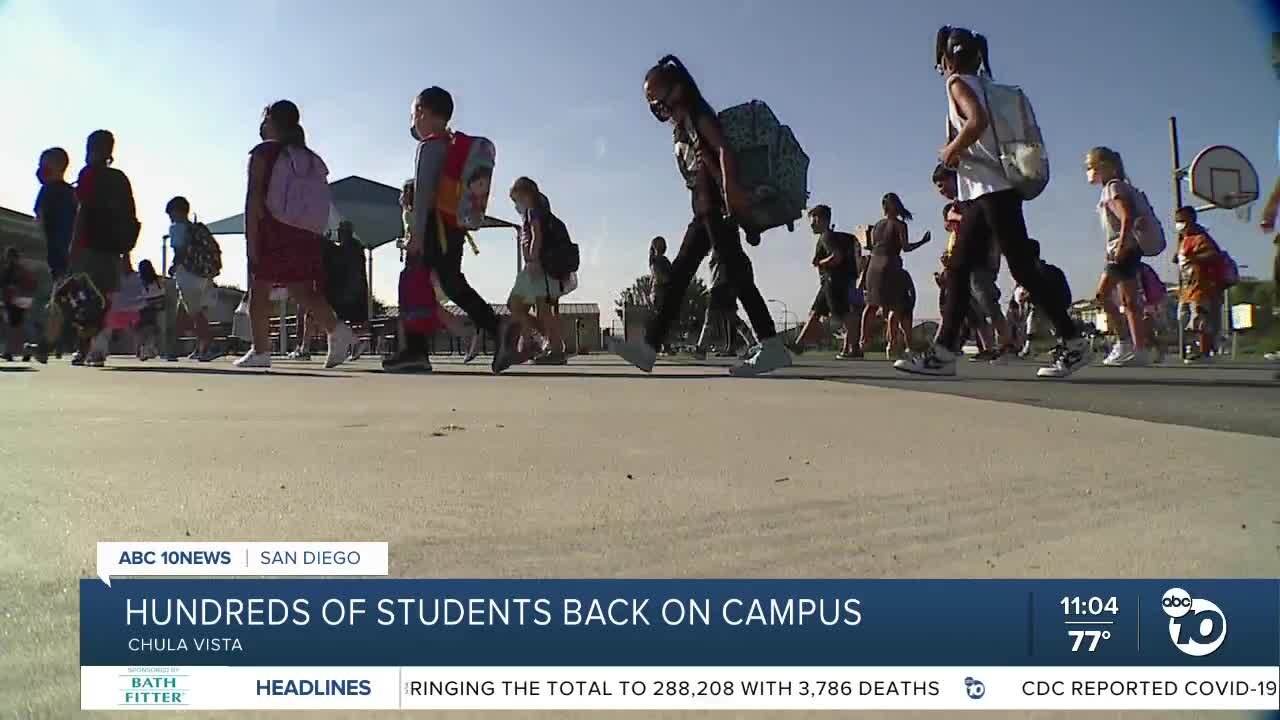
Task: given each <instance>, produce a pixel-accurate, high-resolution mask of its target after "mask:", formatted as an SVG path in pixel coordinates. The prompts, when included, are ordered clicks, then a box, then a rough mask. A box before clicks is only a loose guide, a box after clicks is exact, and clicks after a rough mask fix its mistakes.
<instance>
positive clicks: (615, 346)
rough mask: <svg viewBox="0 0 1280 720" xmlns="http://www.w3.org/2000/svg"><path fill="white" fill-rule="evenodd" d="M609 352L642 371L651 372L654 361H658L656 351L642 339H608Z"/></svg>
mask: <svg viewBox="0 0 1280 720" xmlns="http://www.w3.org/2000/svg"><path fill="white" fill-rule="evenodd" d="M609 352H611V353H613V354H614V355H618V356H619V357H621V358H622V359H623V360H626V361H627V362H629V363H631V364H632V365H635V366H636V367H637V368H639V369H640V370H642V371H644V372H653V365H654V363H656V362H658V351H657V350H654V349H653V347H652V346H651V345H649V343H647V342H645V341H644V340H642V339H636V340H619V339H616V338H610V339H609Z"/></svg>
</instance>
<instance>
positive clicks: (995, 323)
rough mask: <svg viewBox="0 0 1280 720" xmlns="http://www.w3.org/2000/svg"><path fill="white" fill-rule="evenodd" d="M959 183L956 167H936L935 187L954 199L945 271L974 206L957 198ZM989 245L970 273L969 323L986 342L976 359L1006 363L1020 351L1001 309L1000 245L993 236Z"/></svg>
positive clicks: (946, 213) (947, 222) (947, 214)
mask: <svg viewBox="0 0 1280 720" xmlns="http://www.w3.org/2000/svg"><path fill="white" fill-rule="evenodd" d="M957 182H958V181H957V179H956V172H955V170H952V169H951V168H949V167H947V166H945V165H938V166H937V167H936V168H934V170H933V184H934V187H936V188H937V189H938V192H939V193H940V194H941V195H942V196H943V197H944V198H946V199H948V200H950V201H951V202H949V203H947V205H946V206H945V207H944V208H943V209H942V218H943V224H944V226H945V227H946V230H947V234H948V240H947V250H946V252H945V253H943V256H942V264H943V268H944V270H945V268H946V267H948V266H949V265H950V264H951V262H952V259H951V258H952V255H953V254H954V253H955V245H956V233H957V232H958V230H959V228H960V223H961V221H963V220H964V214H965V213H966V212H969V211H971V209H972V203H968V202H961V201H960V200H957V199H956V198H957V197H958V195H959V189H958V185H957ZM986 248H987V255H986V259H987V261H986V263H984V264H981V265H976V266H974V267H973V268H972V269H971V271H970V273H969V295H970V298H971V304H972V306H973V307H972V310H971V311H970V321H971V322H970V324H971V326H973V329H974V330H975V331H976V332H978V334H979V336H980V337H984V336H985V339H986V341H987V342H986V347H984V348H983V350H982V351H981V352H979V353H978V355H977V356H975V357H974V358H973V360H975V361H978V362H990V363H992V364H994V365H1003V364H1005V363H1007V362H1008V361H1009V358H1010V357H1012V355H1013V354H1014V353H1015V352H1017V346H1016V345H1015V343H1014V339H1013V330H1012V329H1011V327H1010V323H1009V321H1008V319H1007V318H1006V317H1005V315H1004V312H1003V311H1002V310H1001V308H1000V287H999V286H998V285H997V284H996V279H997V278H998V277H999V275H1000V257H1001V256H1000V248H999V246H997V245H996V244H995V243H994V242H991V239H990V238H987V239H986ZM939 306H941V303H940V304H939Z"/></svg>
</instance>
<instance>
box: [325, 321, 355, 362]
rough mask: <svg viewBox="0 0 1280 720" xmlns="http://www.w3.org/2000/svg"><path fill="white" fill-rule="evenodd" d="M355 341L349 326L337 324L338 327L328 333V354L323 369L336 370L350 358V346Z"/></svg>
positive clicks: (342, 323)
mask: <svg viewBox="0 0 1280 720" xmlns="http://www.w3.org/2000/svg"><path fill="white" fill-rule="evenodd" d="M355 341H356V334H355V333H353V332H351V326H350V325H348V324H346V323H344V322H339V323H338V327H336V328H334V329H333V332H332V333H329V354H328V355H325V358H324V366H325V368H336V367H338V366H339V365H341V364H342V363H344V362H346V361H347V358H349V357H351V345H352V343H354V342H355Z"/></svg>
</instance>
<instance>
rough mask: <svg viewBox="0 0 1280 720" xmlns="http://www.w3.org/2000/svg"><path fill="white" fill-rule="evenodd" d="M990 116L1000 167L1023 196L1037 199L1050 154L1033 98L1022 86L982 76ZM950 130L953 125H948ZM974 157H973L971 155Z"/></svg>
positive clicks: (1042, 190) (1045, 181)
mask: <svg viewBox="0 0 1280 720" xmlns="http://www.w3.org/2000/svg"><path fill="white" fill-rule="evenodd" d="M979 82H980V83H981V84H982V96H983V100H985V101H986V106H987V119H988V122H989V127H990V128H991V133H992V135H993V136H994V137H995V141H996V150H997V152H998V153H999V161H1000V167H998V168H996V169H997V170H999V171H1000V172H1001V173H1002V174H1003V175H1004V177H1005V179H1006V180H1008V181H1009V184H1011V185H1013V189H1014V190H1016V191H1017V193H1018V195H1020V196H1021V197H1022V199H1023V200H1035V199H1036V198H1037V197H1039V196H1040V193H1042V192H1044V189H1045V187H1046V186H1047V185H1048V184H1049V154H1048V151H1047V150H1046V149H1045V146H1044V134H1043V133H1042V132H1041V131H1040V124H1039V123H1038V122H1036V113H1035V110H1034V109H1033V108H1032V107H1031V100H1029V99H1028V98H1027V95H1026V93H1024V92H1023V91H1022V88H1020V87H1018V86H1016V85H1002V84H1000V83H996V82H992V81H991V80H990V79H989V78H985V77H984V78H979ZM947 128H948V133H950V130H951V125H950V123H948V125H947ZM970 159H972V158H970Z"/></svg>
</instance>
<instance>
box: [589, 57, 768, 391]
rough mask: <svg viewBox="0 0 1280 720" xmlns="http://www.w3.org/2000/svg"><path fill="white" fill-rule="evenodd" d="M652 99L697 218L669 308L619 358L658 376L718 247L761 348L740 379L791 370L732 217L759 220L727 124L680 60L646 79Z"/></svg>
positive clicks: (617, 347) (617, 346) (620, 347)
mask: <svg viewBox="0 0 1280 720" xmlns="http://www.w3.org/2000/svg"><path fill="white" fill-rule="evenodd" d="M644 93H645V97H646V99H647V100H648V103H649V109H650V111H651V112H652V113H653V116H654V117H655V118H656V119H657V120H658V121H659V122H663V123H670V124H671V126H672V139H673V142H674V145H675V151H676V158H677V164H678V166H679V169H680V172H681V174H682V175H683V176H684V181H685V186H686V187H687V188H688V189H689V191H690V193H691V195H692V205H693V220H692V221H691V222H690V223H689V227H688V229H687V230H686V232H685V236H684V240H683V241H682V242H681V244H680V250H679V251H678V252H677V254H676V258H675V261H674V262H673V263H672V265H671V280H670V283H669V287H668V289H667V292H665V293H664V294H663V297H662V303H661V305H659V306H658V307H657V308H655V313H654V317H653V318H652V319H651V320H650V322H649V323H648V327H647V328H646V329H645V337H644V338H643V339H637V340H632V341H625V342H621V343H618V342H615V343H614V346H613V348H611V349H612V350H613V351H614V352H616V353H617V354H619V355H621V356H622V357H623V359H625V360H626V361H627V362H630V363H631V364H632V365H634V366H636V367H637V368H639V369H640V370H642V371H644V372H651V371H652V370H653V365H654V363H655V362H656V360H657V348H658V346H659V345H661V343H662V341H663V338H665V337H666V336H667V333H668V331H669V330H670V329H671V328H672V327H673V326H674V325H675V324H676V321H677V320H678V316H679V314H680V304H681V302H682V301H683V300H684V294H685V292H686V291H687V290H688V287H689V283H690V282H691V281H692V280H693V276H694V274H695V273H697V271H698V266H700V265H701V264H702V261H703V259H704V258H706V257H707V254H708V253H709V252H711V250H712V249H715V250H716V252H717V253H718V255H719V257H720V262H721V263H723V264H724V268H725V272H726V273H727V274H728V278H729V282H730V283H731V284H732V285H733V287H734V288H735V289H736V290H737V293H738V299H739V301H740V302H741V303H742V306H743V308H744V309H745V310H746V311H747V317H748V318H750V320H751V325H752V327H753V328H754V329H755V333H756V336H757V337H758V338H759V339H760V345H759V346H758V348H757V349H756V350H755V352H753V353H749V354H748V355H747V356H746V357H744V358H743V359H742V360H740V361H739V362H738V363H737V364H736V365H735V366H734V367H733V368H732V369H731V371H730V372H731V373H732V374H734V375H743V376H749V375H759V374H762V373H768V372H771V371H773V370H777V369H779V368H785V367H788V366H789V365H791V354H790V353H789V352H788V351H787V348H786V347H785V346H784V345H783V341H782V338H780V337H778V333H777V330H776V329H775V328H774V324H773V318H772V317H770V315H769V307H768V305H766V304H765V301H764V297H763V296H762V295H761V294H760V290H759V288H757V287H756V283H755V278H754V277H753V276H752V271H751V265H750V262H749V261H748V259H747V255H746V251H745V250H744V249H743V247H742V238H741V237H740V235H739V232H738V226H737V224H736V223H735V221H734V220H733V219H731V216H732V215H734V214H737V215H739V216H742V217H747V216H749V215H751V204H750V198H749V197H748V196H747V195H746V193H745V192H744V190H743V188H741V187H739V184H738V180H737V165H736V163H735V160H734V155H733V152H732V151H731V150H730V149H729V147H728V145H727V144H726V140H725V137H724V135H723V133H722V131H721V126H720V120H719V118H718V117H717V116H716V113H715V112H714V111H713V110H712V109H711V105H710V104H708V103H707V101H706V99H705V98H704V97H703V96H702V92H701V91H700V90H699V89H698V84H697V83H696V82H694V80H693V76H692V75H690V74H689V71H688V70H687V69H686V68H685V66H684V63H682V62H680V60H679V59H678V58H676V57H675V56H673V55H668V56H666V57H664V58H662V59H661V60H660V61H658V64H657V65H654V66H653V67H652V68H650V69H649V71H648V72H647V73H646V74H645V78H644Z"/></svg>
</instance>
